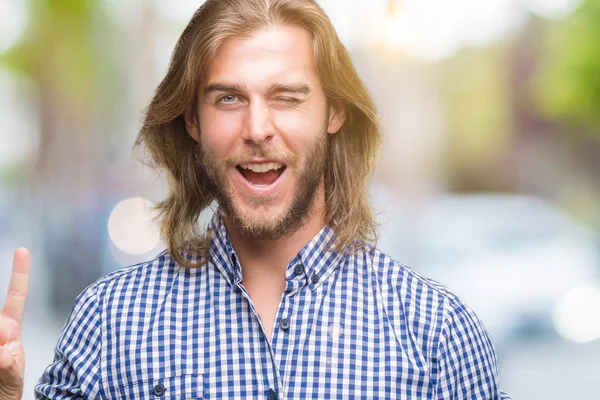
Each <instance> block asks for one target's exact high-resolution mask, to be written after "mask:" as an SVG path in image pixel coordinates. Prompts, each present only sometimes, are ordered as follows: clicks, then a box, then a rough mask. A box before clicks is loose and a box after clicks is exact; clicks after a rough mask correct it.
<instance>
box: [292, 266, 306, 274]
mask: <svg viewBox="0 0 600 400" xmlns="http://www.w3.org/2000/svg"><path fill="white" fill-rule="evenodd" d="M303 273H304V267H303V266H302V265H300V264H298V265H296V266H295V267H294V274H296V276H300V275H302V274H303Z"/></svg>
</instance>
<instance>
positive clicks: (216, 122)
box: [200, 112, 241, 156]
mask: <svg viewBox="0 0 600 400" xmlns="http://www.w3.org/2000/svg"><path fill="white" fill-rule="evenodd" d="M240 132H241V121H240V118H237V117H236V116H235V115H233V114H223V113H211V112H200V137H201V139H202V142H203V143H204V145H205V147H207V148H208V149H209V150H211V151H213V152H214V153H215V154H216V155H218V156H223V155H226V154H227V153H228V152H229V150H230V149H231V148H233V147H234V146H235V143H236V141H237V140H238V139H239V137H240Z"/></svg>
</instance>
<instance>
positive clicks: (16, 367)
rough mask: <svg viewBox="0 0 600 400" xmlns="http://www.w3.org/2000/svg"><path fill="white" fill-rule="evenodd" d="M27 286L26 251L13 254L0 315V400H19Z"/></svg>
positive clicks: (20, 249)
mask: <svg viewBox="0 0 600 400" xmlns="http://www.w3.org/2000/svg"><path fill="white" fill-rule="evenodd" d="M28 285H29V252H28V251H27V249H24V248H19V249H17V250H16V251H15V258H14V261H13V272H12V277H11V279H10V285H9V287H8V295H7V297H6V303H5V304H4V308H3V309H2V312H1V313H0V399H1V400H21V396H22V395H23V375H24V373H25V354H24V352H23V339H22V335H21V320H22V318H23V310H24V309H25V300H26V299H27V291H28Z"/></svg>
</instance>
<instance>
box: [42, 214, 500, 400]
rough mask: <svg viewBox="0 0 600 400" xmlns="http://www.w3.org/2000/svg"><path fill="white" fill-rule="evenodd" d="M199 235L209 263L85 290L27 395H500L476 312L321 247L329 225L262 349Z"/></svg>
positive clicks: (432, 285)
mask: <svg viewBox="0 0 600 400" xmlns="http://www.w3.org/2000/svg"><path fill="white" fill-rule="evenodd" d="M209 229H211V230H212V239H211V250H210V257H209V260H208V262H207V264H206V265H205V266H203V267H199V268H184V267H182V266H180V265H178V264H177V263H176V262H175V261H174V260H173V259H172V258H171V257H170V256H169V254H168V253H166V252H163V253H161V254H159V255H158V256H157V257H156V258H155V259H154V260H152V261H150V262H146V263H142V264H139V265H135V266H132V267H129V268H126V269H123V270H119V271H116V272H113V273H112V274H110V275H107V276H106V277H104V278H102V279H100V280H99V281H97V282H96V283H94V284H92V285H91V286H89V287H88V288H87V289H86V290H85V291H84V292H83V293H81V294H80V295H79V296H78V298H77V300H76V302H75V306H74V309H73V311H72V312H71V315H70V316H69V318H68V320H67V323H66V325H65V327H64V329H63V331H62V333H61V335H60V337H59V340H58V343H57V345H56V349H55V358H54V362H53V363H52V364H51V365H50V366H49V367H48V368H47V369H46V371H45V372H44V374H43V376H42V377H41V379H40V381H39V382H38V384H37V385H36V388H35V396H36V399H47V398H49V399H75V398H78V399H79V398H85V399H107V400H108V399H111V400H112V399H143V400H146V399H155V400H157V399H161V400H181V399H267V400H269V399H330V398H331V399H357V398H364V399H367V398H368V399H438V400H442V399H485V400H493V399H509V397H508V396H507V395H505V394H504V393H503V392H501V390H500V388H499V383H498V369H497V364H496V355H495V352H494V348H493V345H492V342H491V341H490V338H489V336H488V334H487V333H486V331H485V329H484V327H483V326H482V324H481V322H480V321H479V319H478V318H477V316H476V315H475V314H474V313H473V311H471V310H470V309H469V308H468V307H467V306H466V305H465V304H464V303H463V302H461V300H460V299H458V298H457V297H456V296H455V295H454V294H452V293H451V292H449V291H448V289H446V288H445V287H443V286H441V285H439V284H438V283H436V282H433V281H431V280H429V279H426V278H424V277H422V276H420V275H418V274H417V273H416V272H414V271H412V270H411V269H409V268H407V267H406V266H403V265H401V264H399V263H398V262H396V261H394V260H392V259H391V258H390V257H388V256H386V255H385V254H383V253H381V252H379V251H378V250H372V251H370V252H362V253H355V254H342V253H336V252H334V251H331V250H330V249H329V243H330V241H331V240H332V238H333V236H334V234H333V230H332V229H330V228H328V227H325V228H323V229H322V230H321V232H319V233H318V234H317V235H316V236H315V238H314V239H313V240H312V241H311V242H310V243H308V244H307V245H306V246H305V247H304V248H303V249H302V250H300V252H299V253H298V255H297V257H296V258H294V260H292V262H290V264H289V265H288V267H287V271H286V286H285V291H284V293H283V295H282V297H281V301H280V304H279V308H278V310H277V316H276V319H275V322H274V326H273V333H272V337H271V340H269V338H267V337H266V335H265V330H264V328H263V326H262V322H261V320H260V317H259V315H258V313H257V312H256V309H255V307H254V305H253V303H252V300H251V299H250V296H249V295H248V292H247V290H246V289H245V288H244V286H243V284H242V268H241V267H240V264H239V262H238V260H237V257H236V253H235V250H234V249H233V247H232V245H231V243H230V241H229V238H228V236H227V232H226V230H225V227H224V224H223V222H222V220H221V218H220V217H218V216H217V215H215V217H214V219H213V221H212V223H211V226H210V227H209ZM189 259H190V260H192V261H197V258H194V257H193V256H189Z"/></svg>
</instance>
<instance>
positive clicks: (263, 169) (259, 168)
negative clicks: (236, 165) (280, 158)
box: [242, 162, 283, 172]
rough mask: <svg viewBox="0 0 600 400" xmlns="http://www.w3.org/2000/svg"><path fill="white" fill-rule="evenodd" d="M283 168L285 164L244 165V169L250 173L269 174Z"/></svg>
mask: <svg viewBox="0 0 600 400" xmlns="http://www.w3.org/2000/svg"><path fill="white" fill-rule="evenodd" d="M281 167H283V164H279V163H274V162H270V163H249V164H242V168H244V169H249V170H250V171H254V172H267V171H270V170H272V169H279V168H281Z"/></svg>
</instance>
